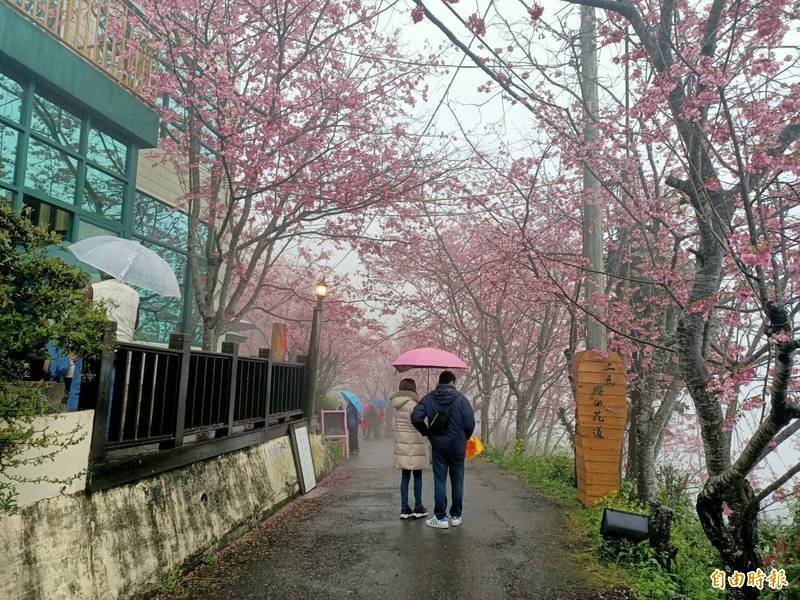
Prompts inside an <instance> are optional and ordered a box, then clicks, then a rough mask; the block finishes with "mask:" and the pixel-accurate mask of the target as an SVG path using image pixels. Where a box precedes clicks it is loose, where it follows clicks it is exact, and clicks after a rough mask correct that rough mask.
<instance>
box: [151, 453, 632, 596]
mask: <svg viewBox="0 0 800 600" xmlns="http://www.w3.org/2000/svg"><path fill="white" fill-rule="evenodd" d="M392 451H393V446H392V443H391V441H388V440H384V441H373V442H362V443H361V454H360V455H358V456H355V457H353V458H351V460H350V461H349V462H347V463H346V464H345V465H343V466H341V467H339V468H338V469H337V470H336V471H335V472H334V473H333V475H331V476H329V477H328V478H327V479H326V480H325V481H323V482H322V483H321V484H320V485H319V486H318V488H317V489H316V490H314V491H313V492H312V493H311V494H309V495H307V496H305V497H303V498H301V499H299V500H297V501H295V502H293V503H291V504H289V505H288V506H287V507H286V508H284V509H283V510H282V511H281V512H279V513H277V514H276V515H274V516H272V517H271V518H269V519H267V520H266V521H264V522H263V523H262V524H261V525H260V526H259V527H258V529H256V530H255V531H254V532H252V533H251V534H249V535H247V536H246V537H245V538H243V539H242V540H240V541H238V542H236V543H235V544H233V545H232V546H229V547H228V548H227V549H226V550H224V551H222V552H221V553H219V554H217V555H208V556H206V557H205V560H204V563H205V564H204V565H203V566H201V567H200V568H198V569H197V570H196V571H195V572H193V573H192V574H190V575H189V576H188V577H186V578H184V579H183V580H182V581H181V582H180V583H179V585H178V586H177V588H176V589H175V590H174V591H173V592H172V593H171V594H170V595H168V596H161V598H174V599H179V598H180V599H185V598H191V599H192V600H195V599H212V598H213V599H215V600H216V599H222V598H231V599H240V600H245V599H253V600H255V599H259V600H262V599H263V600H267V599H270V600H272V599H275V600H284V599H287V600H289V599H291V600H296V599H306V598H309V599H310V598H325V599H362V598H363V599H369V600H393V599H398V600H399V599H404V600H408V599H417V598H420V599H427V598H431V599H437V600H440V599H441V600H444V599H451V598H452V599H454V600H455V599H459V600H468V599H487V600H488V599H491V600H495V599H503V598H509V599H542V600H551V599H552V600H568V599H579V600H589V599H592V600H594V599H597V600H599V599H609V600H611V599H623V598H628V597H629V596H628V593H627V592H625V591H622V590H597V589H595V586H596V584H593V583H591V581H592V577H591V576H589V575H587V574H586V572H585V571H584V567H583V566H582V561H579V560H576V559H575V557H574V556H573V554H572V550H574V539H573V538H574V536H571V534H570V531H569V527H568V524H567V521H566V519H565V517H564V515H563V514H562V511H561V509H560V508H559V507H558V506H556V505H554V504H552V503H550V502H549V501H547V500H545V499H543V498H541V497H539V496H538V495H536V494H535V493H534V492H533V491H532V490H530V488H528V487H527V486H525V485H524V484H522V483H521V482H519V481H517V480H515V479H513V478H511V477H509V476H508V475H506V474H504V473H502V472H501V471H500V470H499V469H498V468H497V467H495V466H494V465H491V464H489V463H487V462H485V461H483V460H476V461H473V462H471V463H468V464H467V469H466V477H465V479H466V483H465V494H464V495H465V500H464V515H463V516H464V523H463V525H462V526H461V527H458V528H451V529H448V530H434V529H431V528H429V527H426V526H425V524H424V521H423V520H418V521H401V520H400V519H399V514H400V492H399V480H400V476H399V472H398V471H396V470H394V469H393V468H392V462H393V457H392ZM423 478H424V479H423V484H424V486H423V490H424V491H423V494H424V503H425V505H426V506H427V507H428V508H429V509H431V511H432V509H433V481H432V474H431V472H430V470H427V471H425V472H424V474H423Z"/></svg>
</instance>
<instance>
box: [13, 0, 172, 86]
mask: <svg viewBox="0 0 800 600" xmlns="http://www.w3.org/2000/svg"><path fill="white" fill-rule="evenodd" d="M5 2H7V3H8V4H10V5H11V6H13V7H14V8H16V9H17V10H18V11H19V12H21V13H22V14H24V15H25V16H27V17H28V18H29V19H31V20H33V21H34V22H35V23H36V24H38V25H39V26H40V27H42V28H44V29H45V30H47V31H48V32H49V33H50V34H52V35H53V36H55V37H56V38H57V39H58V40H60V41H61V42H63V43H64V44H66V45H67V46H68V47H69V48H71V49H72V50H74V51H75V52H77V53H78V54H79V55H81V56H82V57H83V58H84V59H85V60H87V61H88V62H89V63H91V64H92V65H94V66H95V67H96V68H98V69H100V70H101V71H102V72H103V73H105V74H106V75H107V76H109V77H110V78H112V79H113V80H114V81H116V82H117V83H119V84H120V85H122V86H124V87H125V88H127V89H128V90H129V91H131V92H133V93H134V94H136V95H137V96H139V97H140V98H145V97H146V96H147V95H148V92H149V88H150V85H151V84H152V81H153V76H154V74H155V69H156V66H157V65H156V61H155V57H154V54H153V52H152V49H151V48H150V45H149V43H148V40H147V39H146V36H145V39H142V36H141V35H139V34H138V33H137V35H133V32H134V30H136V31H139V30H141V29H142V26H141V23H142V20H141V18H140V17H141V15H140V14H139V12H138V11H137V10H136V9H135V8H134V7H133V6H131V5H130V4H129V3H128V2H126V1H125V0H5Z"/></svg>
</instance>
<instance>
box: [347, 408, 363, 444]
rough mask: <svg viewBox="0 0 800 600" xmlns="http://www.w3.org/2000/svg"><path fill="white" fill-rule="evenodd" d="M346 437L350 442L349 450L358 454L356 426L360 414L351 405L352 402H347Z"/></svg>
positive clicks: (359, 420) (359, 421)
mask: <svg viewBox="0 0 800 600" xmlns="http://www.w3.org/2000/svg"><path fill="white" fill-rule="evenodd" d="M345 410H346V411H347V437H348V439H349V443H350V452H352V453H353V454H358V428H359V426H360V425H361V415H359V414H358V410H357V409H356V407H355V406H353V403H352V402H348V403H347V408H346V409H345Z"/></svg>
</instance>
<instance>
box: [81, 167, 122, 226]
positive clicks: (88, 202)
mask: <svg viewBox="0 0 800 600" xmlns="http://www.w3.org/2000/svg"><path fill="white" fill-rule="evenodd" d="M83 191H84V194H83V202H82V203H81V208H83V209H84V210H86V211H89V212H90V213H94V214H96V215H99V216H101V217H105V218H106V219H117V220H119V219H122V204H123V202H124V200H125V184H124V183H123V182H122V181H120V180H119V179H117V178H116V177H111V176H110V175H106V174H105V173H103V172H102V171H98V170H97V169H93V168H92V167H86V182H85V184H84V187H83Z"/></svg>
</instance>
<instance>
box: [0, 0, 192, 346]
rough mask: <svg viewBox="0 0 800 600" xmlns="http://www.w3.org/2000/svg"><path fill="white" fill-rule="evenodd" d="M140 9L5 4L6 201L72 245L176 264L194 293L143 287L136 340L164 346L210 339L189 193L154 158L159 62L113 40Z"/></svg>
mask: <svg viewBox="0 0 800 600" xmlns="http://www.w3.org/2000/svg"><path fill="white" fill-rule="evenodd" d="M135 10H136V9H135V7H134V6H133V5H132V4H129V3H125V2H123V1H122V0H99V2H97V1H91V0H41V1H40V0H0V198H2V199H3V200H5V201H6V202H9V203H11V205H12V206H13V207H14V208H15V209H16V210H22V209H23V207H28V208H29V209H30V215H31V218H32V219H33V220H34V221H35V222H36V223H38V224H42V225H46V226H48V227H50V228H52V229H53V230H55V231H56V232H58V233H59V234H60V235H61V236H62V237H63V238H64V240H65V241H67V242H73V241H77V240H81V239H84V238H86V237H91V236H95V235H117V236H121V237H124V238H129V239H131V238H132V239H139V240H141V241H142V243H143V244H145V245H146V246H148V247H150V248H152V249H153V250H155V251H156V252H158V253H159V254H160V255H161V256H162V257H163V258H165V259H166V260H167V261H168V262H169V263H170V264H171V265H172V267H173V269H174V271H175V273H176V275H177V276H178V280H179V282H181V284H182V286H183V297H182V299H168V298H160V297H158V296H155V295H153V294H149V293H147V292H145V291H143V290H140V296H141V322H140V327H139V329H138V330H137V339H139V340H142V341H149V342H165V341H167V339H168V337H169V334H170V333H172V332H173V331H176V330H183V331H187V330H189V331H192V332H193V333H194V334H195V336H196V337H197V339H200V338H201V337H202V336H201V332H200V326H199V325H198V322H199V319H198V318H197V311H196V309H195V308H194V303H193V300H192V293H191V282H190V280H189V277H190V273H189V269H188V268H187V266H188V265H187V263H188V260H187V252H186V240H187V232H188V217H187V215H186V214H185V213H184V212H181V211H180V210H178V209H177V208H175V206H176V204H177V199H178V198H179V197H180V196H181V194H182V192H181V189H180V186H179V183H178V180H177V177H176V176H175V174H174V173H172V172H171V171H170V170H169V169H168V168H166V167H164V166H162V165H161V164H160V162H159V161H158V159H157V158H154V157H153V156H152V155H153V153H154V149H156V148H157V146H158V138H159V120H158V115H157V113H156V112H155V111H154V110H153V109H152V108H151V107H150V106H149V105H148V104H147V103H146V102H145V101H144V100H142V98H141V97H140V96H139V94H140V92H141V90H142V89H143V87H144V86H145V85H148V83H149V81H150V80H149V77H148V76H147V75H148V73H151V72H152V69H153V63H152V59H151V58H149V57H147V56H146V55H145V54H144V53H136V54H134V55H133V56H131V52H130V49H128V51H127V52H126V51H125V50H126V49H125V45H124V41H122V40H114V39H111V37H110V34H107V32H106V30H107V29H108V16H107V15H108V14H119V12H120V11H123V14H127V13H125V12H124V11H127V12H134V11H135ZM112 11H116V12H112ZM131 64H134V65H136V69H132V68H131V67H130V65H131ZM132 72H135V73H136V74H135V75H132V74H131V73H132Z"/></svg>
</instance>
